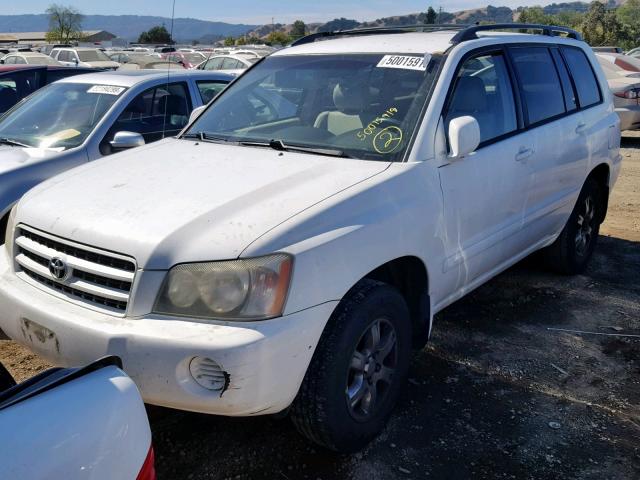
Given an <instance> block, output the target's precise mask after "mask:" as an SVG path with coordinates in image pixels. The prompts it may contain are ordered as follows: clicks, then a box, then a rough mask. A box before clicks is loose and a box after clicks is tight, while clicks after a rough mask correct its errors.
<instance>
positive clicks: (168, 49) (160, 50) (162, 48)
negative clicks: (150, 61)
mask: <svg viewBox="0 0 640 480" xmlns="http://www.w3.org/2000/svg"><path fill="white" fill-rule="evenodd" d="M153 51H154V52H155V53H169V52H175V51H176V47H170V46H168V45H163V46H160V47H156V48H154V49H153Z"/></svg>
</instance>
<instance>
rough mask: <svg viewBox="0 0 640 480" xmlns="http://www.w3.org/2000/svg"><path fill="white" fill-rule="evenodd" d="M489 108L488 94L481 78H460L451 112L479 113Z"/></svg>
mask: <svg viewBox="0 0 640 480" xmlns="http://www.w3.org/2000/svg"><path fill="white" fill-rule="evenodd" d="M485 108H487V92H486V90H485V88H484V82H483V81H482V79H481V78H480V77H467V76H465V77H460V78H459V79H458V84H457V85H456V93H455V95H454V96H453V102H452V103H451V107H450V108H449V110H451V111H454V112H477V111H481V110H484V109H485Z"/></svg>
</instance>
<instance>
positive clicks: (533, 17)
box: [518, 7, 556, 25]
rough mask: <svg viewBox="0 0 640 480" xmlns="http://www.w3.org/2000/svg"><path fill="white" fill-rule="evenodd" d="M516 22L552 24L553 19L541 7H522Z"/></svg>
mask: <svg viewBox="0 0 640 480" xmlns="http://www.w3.org/2000/svg"><path fill="white" fill-rule="evenodd" d="M518 23H537V24H540V25H552V24H554V23H556V22H555V19H554V18H553V16H551V15H547V14H545V13H544V10H543V9H542V7H529V8H524V9H523V10H522V11H521V12H520V15H519V16H518Z"/></svg>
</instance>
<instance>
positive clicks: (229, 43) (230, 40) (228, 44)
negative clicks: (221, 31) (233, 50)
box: [224, 37, 236, 47]
mask: <svg viewBox="0 0 640 480" xmlns="http://www.w3.org/2000/svg"><path fill="white" fill-rule="evenodd" d="M235 44H236V41H235V40H234V38H233V37H227V38H225V39H224V46H225V47H233V46H234V45H235Z"/></svg>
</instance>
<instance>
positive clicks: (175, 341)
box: [0, 252, 336, 416]
mask: <svg viewBox="0 0 640 480" xmlns="http://www.w3.org/2000/svg"><path fill="white" fill-rule="evenodd" d="M335 306H336V302H329V303H325V304H322V305H319V306H316V307H313V308H309V309H307V310H303V311H301V312H297V313H293V314H290V315H286V316H284V317H281V318H276V319H273V320H267V321H262V322H250V323H248V322H244V323H240V322H216V323H212V322H204V321H202V320H193V321H190V320H189V319H177V318H168V317H163V316H153V315H148V316H144V317H141V318H126V317H125V318H118V317H114V316H110V315H106V314H102V313H98V312H94V311H92V310H89V309H86V308H84V307H81V306H78V305H74V304H72V303H70V302H67V301H65V300H61V299H58V298H56V297H54V296H53V295H50V294H48V293H46V292H44V291H42V290H40V289H38V288H37V287H34V286H32V285H30V284H29V283H27V282H25V281H24V280H22V279H20V278H18V277H17V276H16V275H15V274H14V272H13V271H12V268H11V267H10V266H9V262H8V260H7V255H6V254H4V252H0V328H2V330H4V332H5V333H6V334H7V335H8V336H9V337H10V338H11V339H13V340H15V341H16V342H18V343H20V344H22V345H25V346H26V347H28V348H29V349H31V350H33V351H35V352H36V353H38V354H39V355H41V356H42V357H44V358H45V359H47V360H48V361H50V362H52V363H53V364H56V365H61V366H75V365H81V364H86V363H89V362H91V361H93V360H95V359H96V358H98V357H102V356H104V355H117V356H119V357H120V358H122V361H123V364H124V370H125V371H126V372H127V374H128V375H129V376H130V377H131V378H132V379H133V380H134V381H135V383H136V384H137V386H138V388H139V389H140V391H141V393H142V397H143V398H144V400H145V402H147V403H151V404H154V405H162V406H166V407H171V408H177V409H181V410H190V411H196V412H203V413H213V414H220V415H229V416H247V415H256V414H269V413H277V412H279V411H282V410H284V409H285V408H286V407H288V406H289V405H290V404H291V402H292V401H293V399H294V398H295V396H296V394H297V392H298V389H299V387H300V384H301V383H302V379H303V378H304V374H305V372H306V370H307V367H308V365H309V362H310V361H311V356H312V355H313V352H314V350H315V347H316V345H317V343H318V341H319V339H320V336H321V334H322V330H323V329H324V326H325V324H326V322H327V320H328V319H329V317H330V315H331V313H332V311H333V309H334V308H335ZM197 356H200V357H207V358H210V359H213V360H214V361H215V362H217V363H218V364H219V365H220V366H221V367H222V369H223V370H224V371H225V372H226V373H227V374H228V379H229V381H228V384H227V386H226V388H225V389H224V390H223V391H222V392H219V391H218V392H213V391H210V390H207V389H205V388H203V387H201V386H200V385H199V384H198V383H196V381H195V380H194V379H193V377H192V376H191V374H190V372H189V364H190V362H191V360H192V359H193V358H194V357H197Z"/></svg>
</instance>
